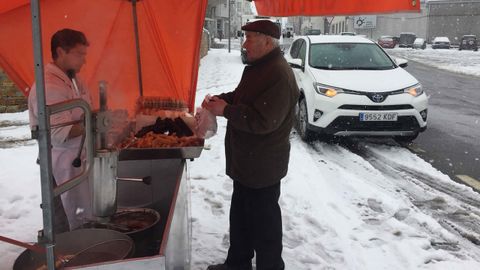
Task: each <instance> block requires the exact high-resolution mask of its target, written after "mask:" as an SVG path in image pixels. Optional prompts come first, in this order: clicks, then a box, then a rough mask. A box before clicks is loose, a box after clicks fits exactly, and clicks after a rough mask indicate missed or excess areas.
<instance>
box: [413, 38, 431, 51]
mask: <svg viewBox="0 0 480 270" xmlns="http://www.w3.org/2000/svg"><path fill="white" fill-rule="evenodd" d="M412 48H414V49H422V50H425V48H427V41H426V40H425V39H423V38H416V39H415V41H414V42H413V45H412Z"/></svg>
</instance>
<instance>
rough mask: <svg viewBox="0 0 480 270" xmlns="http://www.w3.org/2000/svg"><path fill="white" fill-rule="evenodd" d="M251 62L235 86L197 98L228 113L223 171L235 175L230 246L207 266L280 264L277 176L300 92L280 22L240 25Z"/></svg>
mask: <svg viewBox="0 0 480 270" xmlns="http://www.w3.org/2000/svg"><path fill="white" fill-rule="evenodd" d="M242 30H244V31H246V33H245V36H246V39H245V42H244V44H243V47H244V48H245V49H246V51H247V60H248V63H249V65H248V66H246V67H245V70H244V71H243V76H242V79H241V81H240V83H239V85H238V86H237V88H236V89H235V90H234V91H232V92H229V93H223V94H220V95H218V96H214V97H212V98H211V99H209V100H206V101H205V102H204V103H203V104H202V105H203V107H205V108H207V109H208V110H210V111H211V112H212V113H213V114H214V115H216V116H224V117H225V118H226V119H227V120H228V125H227V132H226V135H225V155H226V173H227V175H228V176H230V177H231V178H232V179H233V194H232V203H231V207H230V248H229V250H228V256H227V259H226V261H225V263H223V264H218V265H211V266H209V267H208V268H207V269H208V270H244V269H246V270H250V269H252V258H253V257H254V254H255V255H256V269H257V270H279V269H284V268H285V265H284V262H283V260H282V248H283V246H282V216H281V209H280V206H279V204H278V200H279V197H280V180H281V179H282V178H283V177H284V176H285V175H286V174H287V169H288V161H289V153H290V141H289V135H290V131H291V129H292V125H293V120H294V108H295V104H296V102H297V100H298V96H299V91H298V87H297V84H296V82H295V78H294V75H293V72H292V70H291V68H290V67H289V65H288V63H287V62H286V61H285V59H284V58H283V56H282V53H281V51H280V48H279V47H278V39H279V38H280V29H279V28H278V26H277V25H276V24H275V23H273V22H271V21H269V20H259V21H255V22H252V23H249V24H246V25H244V26H243V27H242Z"/></svg>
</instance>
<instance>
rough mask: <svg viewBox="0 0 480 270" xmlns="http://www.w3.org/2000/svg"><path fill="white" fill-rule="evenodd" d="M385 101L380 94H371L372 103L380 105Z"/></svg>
mask: <svg viewBox="0 0 480 270" xmlns="http://www.w3.org/2000/svg"><path fill="white" fill-rule="evenodd" d="M384 100H385V97H384V96H383V95H382V94H373V95H372V101H373V102H376V103H380V102H382V101H384Z"/></svg>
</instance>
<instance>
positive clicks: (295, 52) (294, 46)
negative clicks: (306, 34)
mask: <svg viewBox="0 0 480 270" xmlns="http://www.w3.org/2000/svg"><path fill="white" fill-rule="evenodd" d="M302 43H304V42H303V39H299V40H296V41H295V42H293V44H292V48H291V49H290V56H291V57H292V58H298V53H299V51H300V47H301V46H302Z"/></svg>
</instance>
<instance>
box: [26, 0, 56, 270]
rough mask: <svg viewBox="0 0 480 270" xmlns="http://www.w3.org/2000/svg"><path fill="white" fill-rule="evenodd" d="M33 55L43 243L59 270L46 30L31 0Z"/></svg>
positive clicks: (49, 261) (50, 265)
mask: <svg viewBox="0 0 480 270" xmlns="http://www.w3.org/2000/svg"><path fill="white" fill-rule="evenodd" d="M30 5H31V6H30V7H31V13H32V33H33V55H34V65H35V83H36V91H37V107H38V126H39V130H38V148H39V155H40V157H41V158H40V178H41V190H42V205H41V206H42V214H43V232H40V233H39V236H38V237H39V242H42V243H44V245H45V249H46V261H47V267H48V269H49V270H53V269H55V257H54V256H55V255H54V248H55V237H54V234H53V226H54V225H53V216H54V214H55V213H54V209H53V185H52V154H51V152H50V144H51V142H50V123H49V121H48V120H49V119H47V116H48V115H49V114H48V112H47V107H46V101H45V100H46V99H45V78H44V73H43V72H44V71H43V55H42V53H43V52H42V51H43V50H42V29H41V24H40V4H39V0H31V4H30Z"/></svg>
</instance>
